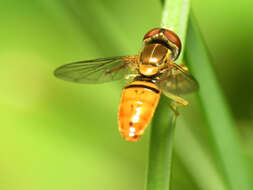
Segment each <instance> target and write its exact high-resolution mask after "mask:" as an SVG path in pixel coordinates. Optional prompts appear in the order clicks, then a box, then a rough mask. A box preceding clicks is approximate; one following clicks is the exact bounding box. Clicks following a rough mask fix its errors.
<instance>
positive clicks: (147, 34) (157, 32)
mask: <svg viewBox="0 0 253 190" xmlns="http://www.w3.org/2000/svg"><path fill="white" fill-rule="evenodd" d="M160 30H161V28H153V29H152V30H150V31H148V32H147V33H146V34H145V36H144V38H143V40H145V39H147V38H150V37H152V36H154V35H156V34H159V32H160Z"/></svg>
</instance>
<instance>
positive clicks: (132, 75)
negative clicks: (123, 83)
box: [125, 74, 139, 80]
mask: <svg viewBox="0 0 253 190" xmlns="http://www.w3.org/2000/svg"><path fill="white" fill-rule="evenodd" d="M138 75H139V74H128V75H126V76H125V79H127V80H129V79H134V78H135V77H137V76H138Z"/></svg>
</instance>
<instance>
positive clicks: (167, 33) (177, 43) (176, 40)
mask: <svg viewBox="0 0 253 190" xmlns="http://www.w3.org/2000/svg"><path fill="white" fill-rule="evenodd" d="M163 34H164V35H165V36H166V38H167V39H168V40H169V41H170V42H171V43H172V44H174V45H175V46H176V47H177V48H178V55H179V54H180V51H181V41H180V39H179V37H178V36H177V35H176V34H175V33H174V32H172V31H171V30H168V29H164V32H163ZM178 55H177V57H178Z"/></svg>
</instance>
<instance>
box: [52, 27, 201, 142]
mask: <svg viewBox="0 0 253 190" xmlns="http://www.w3.org/2000/svg"><path fill="white" fill-rule="evenodd" d="M143 44H144V46H143V49H142V50H141V52H140V53H139V54H138V55H135V56H120V57H111V58H102V59H93V60H86V61H79V62H74V63H70V64H66V65H63V66H60V67H59V68H57V69H56V70H55V73H54V74H55V76H56V77H58V78H61V79H63V80H67V81H72V82H76V83H92V84H93V83H104V82H109V81H113V80H118V79H122V78H124V77H125V78H129V77H132V82H130V83H129V84H128V85H127V86H126V87H125V88H124V89H123V92H122V96H121V101H120V106H119V112H118V122H119V131H120V132H121V134H122V136H123V138H124V139H126V140H127V141H131V142H133V141H138V140H139V139H140V137H141V136H142V134H143V133H144V130H145V129H146V127H147V125H148V124H149V122H150V120H151V119H152V117H153V114H154V112H155V109H156V107H157V104H158V102H159V99H160V95H161V92H163V93H164V95H166V96H167V97H168V98H170V99H171V100H173V101H174V103H173V104H171V107H172V108H173V107H174V106H187V105H188V102H187V101H186V100H184V99H183V98H181V97H180V96H179V95H180V94H185V93H190V92H193V91H196V90H197V89H198V83H197V81H196V80H195V78H194V77H193V76H192V75H191V74H190V73H189V72H188V68H187V67H185V66H183V65H181V66H180V65H177V64H175V63H174V62H175V60H176V59H177V58H178V56H179V54H180V50H181V42H180V39H179V37H178V36H177V35H176V34H175V33H174V32H172V31H170V30H168V29H165V28H154V29H152V30H150V31H148V32H147V33H146V34H145V36H144V38H143ZM174 111H175V110H174ZM175 113H177V112H176V111H175Z"/></svg>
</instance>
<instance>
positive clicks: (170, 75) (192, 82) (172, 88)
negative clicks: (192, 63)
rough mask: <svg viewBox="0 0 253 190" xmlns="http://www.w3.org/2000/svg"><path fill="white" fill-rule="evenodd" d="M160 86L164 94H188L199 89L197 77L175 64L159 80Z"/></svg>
mask: <svg viewBox="0 0 253 190" xmlns="http://www.w3.org/2000/svg"><path fill="white" fill-rule="evenodd" d="M158 86H159V87H160V88H161V89H162V91H163V92H164V94H165V95H166V93H169V94H175V95H181V94H187V93H191V92H194V91H196V90H198V88H199V85H198V82H197V81H196V79H195V78H194V77H193V76H192V75H191V74H190V73H189V72H188V71H186V70H185V69H184V68H182V67H181V66H179V65H176V64H174V65H173V67H172V69H170V70H168V71H167V72H166V73H165V74H163V76H162V77H161V80H159V81H158Z"/></svg>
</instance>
